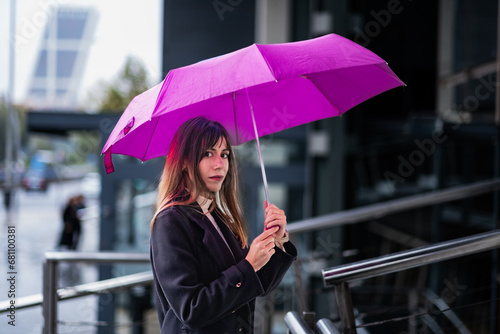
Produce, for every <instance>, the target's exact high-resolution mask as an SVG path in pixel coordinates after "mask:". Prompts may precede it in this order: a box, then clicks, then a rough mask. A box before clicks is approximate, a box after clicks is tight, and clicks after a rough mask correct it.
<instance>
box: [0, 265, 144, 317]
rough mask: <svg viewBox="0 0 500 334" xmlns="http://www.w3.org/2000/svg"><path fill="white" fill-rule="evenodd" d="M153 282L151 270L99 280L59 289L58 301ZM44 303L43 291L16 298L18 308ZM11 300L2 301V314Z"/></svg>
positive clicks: (0, 305)
mask: <svg viewBox="0 0 500 334" xmlns="http://www.w3.org/2000/svg"><path fill="white" fill-rule="evenodd" d="M151 283H153V274H152V273H151V272H150V271H146V272H142V273H137V274H130V275H125V276H120V277H115V278H110V279H107V280H102V281H98V282H92V283H85V284H80V285H76V286H73V287H67V288H61V289H57V295H58V301H62V300H66V299H72V298H77V297H83V296H88V295H93V294H99V293H103V292H106V293H107V292H114V291H118V290H121V289H125V288H130V287H133V286H136V285H145V284H151ZM42 303H43V295H42V294H41V293H38V294H35V295H30V296H26V297H19V298H18V299H17V300H16V310H20V309H24V308H29V307H34V306H40V305H42ZM9 307H10V301H9V300H6V301H2V302H0V314H1V313H5V312H9V311H10V309H9Z"/></svg>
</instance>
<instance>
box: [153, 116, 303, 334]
mask: <svg viewBox="0 0 500 334" xmlns="http://www.w3.org/2000/svg"><path fill="white" fill-rule="evenodd" d="M237 190H238V189H237V170H236V166H235V161H234V157H233V152H232V149H231V145H230V142H229V137H228V134H227V132H226V130H225V129H224V128H223V127H222V125H220V124H219V123H217V122H214V121H210V120H207V119H205V118H202V117H198V118H194V119H191V120H189V121H187V122H186V123H184V124H183V125H182V126H181V128H180V129H179V130H178V131H177V133H176V134H175V136H174V138H173V140H172V143H171V144H170V148H169V152H168V155H167V160H166V163H165V168H164V171H163V174H162V178H161V181H160V184H159V186H158V200H157V211H156V213H155V216H154V217H153V220H152V223H151V224H152V226H151V262H152V267H153V275H154V279H155V288H156V304H157V305H156V306H157V311H158V317H159V321H160V327H161V333H167V334H177V333H210V334H226V333H228V334H232V333H253V314H254V309H255V298H256V297H258V296H264V295H266V294H268V293H269V292H270V291H272V290H273V289H274V288H275V287H276V286H278V284H279V283H280V281H281V279H282V278H283V276H284V275H285V273H286V271H287V270H288V268H289V267H290V265H291V264H292V262H293V260H294V259H295V258H296V256H297V251H296V249H295V247H294V246H293V245H292V244H291V243H290V242H288V234H287V232H286V223H287V222H286V216H285V214H284V212H283V211H282V210H280V209H278V208H277V207H276V206H275V205H273V204H271V205H268V206H267V207H266V209H265V219H264V227H265V229H264V232H262V234H260V235H259V236H257V237H256V238H255V239H254V240H253V242H252V244H251V245H248V242H247V232H246V229H245V225H244V224H243V219H242V216H241V210H240V205H239V202H238V198H237Z"/></svg>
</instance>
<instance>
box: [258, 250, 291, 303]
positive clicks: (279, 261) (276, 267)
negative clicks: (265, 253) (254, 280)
mask: <svg viewBox="0 0 500 334" xmlns="http://www.w3.org/2000/svg"><path fill="white" fill-rule="evenodd" d="M283 246H284V248H285V252H284V251H282V250H281V249H280V248H278V247H275V248H274V249H275V251H276V252H275V253H274V255H273V256H272V257H271V259H270V260H269V262H268V263H267V264H266V265H265V266H264V267H262V269H260V270H259V271H258V272H257V275H258V276H259V279H260V282H261V284H262V286H263V288H264V293H263V294H262V296H265V295H267V294H269V293H270V292H271V291H273V290H274V289H275V288H276V287H277V286H278V285H279V284H280V283H281V280H282V279H283V277H284V276H285V274H286V272H287V271H288V269H289V268H290V266H291V265H292V263H293V261H295V259H296V258H297V249H296V248H295V246H294V245H293V244H292V243H291V242H290V241H289V242H286V243H285V244H284V245H283Z"/></svg>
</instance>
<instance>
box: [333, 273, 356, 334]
mask: <svg viewBox="0 0 500 334" xmlns="http://www.w3.org/2000/svg"><path fill="white" fill-rule="evenodd" d="M335 295H336V297H337V304H338V307H339V315H340V320H341V322H342V330H343V333H345V334H355V333H357V331H356V321H355V319H354V307H353V305H352V300H351V291H350V290H349V283H347V282H342V283H340V284H335Z"/></svg>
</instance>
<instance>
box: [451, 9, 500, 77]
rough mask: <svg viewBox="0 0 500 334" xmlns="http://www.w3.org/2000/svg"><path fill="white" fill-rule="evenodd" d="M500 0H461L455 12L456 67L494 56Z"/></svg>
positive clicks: (487, 59) (457, 68)
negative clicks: (499, 1)
mask: <svg viewBox="0 0 500 334" xmlns="http://www.w3.org/2000/svg"><path fill="white" fill-rule="evenodd" d="M497 7H498V2H497V1H491V0H474V1H472V0H458V1H457V2H456V15H455V37H454V41H455V46H454V49H455V50H454V62H453V68H454V70H455V71H461V70H463V69H464V68H467V67H470V66H474V65H478V64H480V63H483V62H486V61H490V60H494V59H495V58H496V45H497V33H496V31H497Z"/></svg>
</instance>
